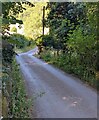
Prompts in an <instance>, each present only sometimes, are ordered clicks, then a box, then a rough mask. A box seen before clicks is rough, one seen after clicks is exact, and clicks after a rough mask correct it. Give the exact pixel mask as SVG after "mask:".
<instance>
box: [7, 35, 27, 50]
mask: <svg viewBox="0 0 99 120" xmlns="http://www.w3.org/2000/svg"><path fill="white" fill-rule="evenodd" d="M8 41H9V42H10V43H12V44H15V45H16V47H18V48H23V47H25V46H27V45H28V44H29V38H27V37H25V36H24V35H21V34H12V35H11V36H10V39H9V40H8Z"/></svg>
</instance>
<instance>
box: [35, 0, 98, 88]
mask: <svg viewBox="0 0 99 120" xmlns="http://www.w3.org/2000/svg"><path fill="white" fill-rule="evenodd" d="M47 9H49V11H50V12H49V14H48V17H47V19H46V20H45V21H46V26H48V27H49V28H50V31H49V34H48V35H44V36H42V37H40V38H38V40H37V41H38V45H39V46H41V47H42V46H43V47H42V48H43V49H42V50H41V52H40V58H42V59H44V60H45V61H47V62H49V63H51V64H54V65H55V66H57V67H59V68H61V69H63V70H64V71H66V72H68V73H71V74H75V75H76V76H78V77H79V78H80V79H81V80H83V81H84V82H85V83H87V84H89V85H91V86H93V87H95V88H99V77H96V76H98V74H99V72H98V71H99V62H98V58H99V57H98V51H99V45H98V40H99V38H98V33H99V30H98V29H99V28H98V18H99V16H98V12H99V4H98V3H75V4H74V3H68V2H67V3H48V5H47Z"/></svg>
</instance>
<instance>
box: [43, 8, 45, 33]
mask: <svg viewBox="0 0 99 120" xmlns="http://www.w3.org/2000/svg"><path fill="white" fill-rule="evenodd" d="M42 22H43V35H44V27H45V6H43V20H42Z"/></svg>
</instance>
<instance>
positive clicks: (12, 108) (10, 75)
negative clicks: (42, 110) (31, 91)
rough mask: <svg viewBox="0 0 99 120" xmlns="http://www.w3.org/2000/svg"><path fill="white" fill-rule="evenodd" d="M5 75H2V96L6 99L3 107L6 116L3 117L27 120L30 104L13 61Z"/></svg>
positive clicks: (17, 67)
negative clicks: (5, 110) (25, 119)
mask: <svg viewBox="0 0 99 120" xmlns="http://www.w3.org/2000/svg"><path fill="white" fill-rule="evenodd" d="M5 73H6V74H5ZM5 73H4V75H3V96H4V98H6V102H7V106H5V107H6V109H7V114H8V115H6V116H4V115H3V116H4V117H7V118H9V117H12V118H28V117H29V109H30V106H31V104H32V103H31V99H28V96H27V94H26V91H25V86H24V82H23V79H22V76H21V74H20V70H19V66H18V64H17V63H16V61H15V60H14V61H13V63H12V67H11V68H9V69H8V70H7V72H5Z"/></svg>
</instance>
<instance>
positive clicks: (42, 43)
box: [0, 1, 99, 118]
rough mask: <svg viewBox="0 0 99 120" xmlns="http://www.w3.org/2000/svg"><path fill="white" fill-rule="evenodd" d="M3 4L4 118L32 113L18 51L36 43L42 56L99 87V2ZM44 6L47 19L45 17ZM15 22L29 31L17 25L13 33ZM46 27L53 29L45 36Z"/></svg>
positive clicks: (23, 50) (24, 116)
mask: <svg viewBox="0 0 99 120" xmlns="http://www.w3.org/2000/svg"><path fill="white" fill-rule="evenodd" d="M0 4H2V13H1V14H0V15H1V16H0V23H1V21H2V23H1V29H2V31H0V37H2V92H3V94H2V101H3V103H2V108H3V109H2V110H3V117H5V118H28V117H29V110H30V106H31V100H30V99H28V97H27V95H26V90H25V87H24V81H23V79H22V75H21V72H20V70H19V65H17V63H16V60H15V55H18V54H17V53H20V52H27V51H28V50H30V49H33V48H34V47H35V46H36V45H37V46H38V48H39V57H40V58H42V59H43V60H45V61H47V62H48V63H51V64H53V65H55V66H56V67H59V68H61V69H62V70H64V71H66V72H68V73H71V74H75V75H77V76H78V77H79V78H81V80H83V81H84V82H85V83H88V84H89V85H91V86H93V87H95V88H98V89H99V53H98V51H99V44H98V43H99V42H98V40H99V38H98V34H99V28H98V26H99V22H98V20H99V3H98V2H97V3H95V2H94V3H78V2H77V3H75V4H74V3H73V2H65V3H63V2H61V3H59V2H57V3H56V2H51V3H50V2H49V3H40V2H38V3H36V2H34V3H33V2H32V3H31V2H28V1H25V2H2V3H1V2H0ZM44 6H45V8H46V9H45V18H44V19H43V20H42V16H43V12H42V11H43V7H44ZM31 11H32V12H31ZM16 23H19V24H24V35H21V34H18V33H17V29H16V28H13V29H12V30H11V31H12V32H14V34H9V32H8V31H9V30H10V28H9V25H10V24H16ZM42 23H43V24H42ZM43 26H44V27H45V28H49V33H48V34H46V35H42V33H43V32H42V30H43V28H42V27H43ZM38 96H42V94H41V95H37V97H38Z"/></svg>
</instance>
